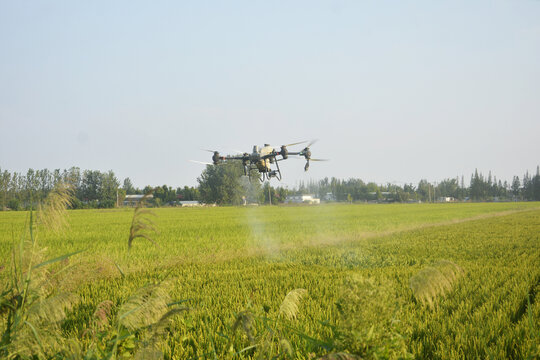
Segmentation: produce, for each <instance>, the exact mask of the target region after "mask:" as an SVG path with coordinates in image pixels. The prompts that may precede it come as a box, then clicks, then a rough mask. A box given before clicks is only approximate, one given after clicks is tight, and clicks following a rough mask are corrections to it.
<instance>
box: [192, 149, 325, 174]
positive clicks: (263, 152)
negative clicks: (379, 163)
mask: <svg viewBox="0 0 540 360" xmlns="http://www.w3.org/2000/svg"><path fill="white" fill-rule="evenodd" d="M316 141H317V140H313V141H311V142H310V143H309V144H308V145H307V146H306V147H305V148H303V149H302V150H300V151H289V149H287V147H288V146H294V145H299V144H304V143H307V141H301V142H296V143H292V144H286V145H281V146H279V147H277V148H276V147H274V146H272V145H270V144H264V146H263V147H262V148H259V147H258V146H257V145H254V146H253V151H252V152H251V153H247V152H245V153H242V154H241V155H225V156H222V155H220V153H219V152H218V151H215V150H206V149H204V150H205V151H208V152H211V153H213V155H212V162H211V163H206V162H201V161H195V160H191V161H193V162H197V163H201V164H207V165H219V164H220V163H223V162H228V161H241V162H242V165H243V166H244V175H246V176H249V175H250V173H251V170H257V171H259V180H260V181H261V182H263V181H264V180H265V179H268V180H270V179H272V178H276V179H278V180H281V170H280V168H279V162H280V161H283V160H287V159H288V158H289V156H299V157H300V158H301V157H303V158H304V159H306V165H305V166H304V171H308V169H309V163H310V161H327V159H313V158H312V157H311V150H310V147H311V145H313V144H314V143H315V142H316ZM278 156H279V158H278ZM273 164H275V165H276V169H272V165H273Z"/></svg>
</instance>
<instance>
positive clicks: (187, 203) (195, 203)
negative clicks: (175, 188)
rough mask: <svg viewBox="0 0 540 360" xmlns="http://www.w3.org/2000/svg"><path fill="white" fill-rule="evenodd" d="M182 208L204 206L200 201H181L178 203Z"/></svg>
mask: <svg viewBox="0 0 540 360" xmlns="http://www.w3.org/2000/svg"><path fill="white" fill-rule="evenodd" d="M178 203H179V204H180V206H181V207H195V206H202V204H201V203H200V202H198V201H179V202H178Z"/></svg>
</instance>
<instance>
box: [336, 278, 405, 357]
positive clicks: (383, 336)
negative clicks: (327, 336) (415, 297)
mask: <svg viewBox="0 0 540 360" xmlns="http://www.w3.org/2000/svg"><path fill="white" fill-rule="evenodd" d="M396 295H397V294H396V290H395V288H394V286H393V284H392V283H391V282H390V281H388V280H386V279H384V278H378V279H377V278H372V277H365V276H361V275H357V274H354V275H353V276H351V278H349V279H348V280H347V281H346V282H345V284H344V286H343V289H342V291H341V295H340V298H339V300H338V302H337V308H338V311H339V318H338V321H337V324H336V326H335V328H334V331H335V335H334V338H333V339H331V341H332V342H333V347H334V348H335V349H336V350H340V351H342V352H338V353H337V354H335V353H334V355H331V356H330V355H329V359H332V358H335V359H339V358H345V359H347V358H348V357H349V358H351V359H354V358H355V357H354V356H358V357H360V358H367V359H378V358H408V357H410V354H409V353H408V351H407V347H406V344H405V339H404V337H403V336H402V335H401V334H400V331H399V330H400V329H399V327H398V325H399V323H400V321H399V318H400V316H401V314H400V307H401V304H400V302H399V300H398V297H397V296H396Z"/></svg>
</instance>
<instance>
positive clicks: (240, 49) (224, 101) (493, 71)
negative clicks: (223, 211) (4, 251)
mask: <svg viewBox="0 0 540 360" xmlns="http://www.w3.org/2000/svg"><path fill="white" fill-rule="evenodd" d="M539 20H540V1H510V0H508V1H497V0H490V1H446V2H443V1H427V0H426V1H407V2H402V1H380V0H377V1H295V2H275V1H244V2H238V1H222V2H212V1H208V2H199V1H193V2H177V1H170V2H166V1H163V2H148V1H118V2H109V1H92V2H75V1H67V0H66V1H1V0H0V167H1V168H2V169H8V170H10V171H19V172H26V170H27V169H28V168H34V169H41V168H49V169H55V168H62V169H63V168H68V167H71V166H79V167H80V168H81V169H97V170H102V171H105V170H109V169H112V170H113V171H114V172H115V173H116V175H117V177H118V178H119V180H120V181H122V180H123V179H124V178H125V177H128V176H129V177H130V178H131V179H132V181H133V182H134V184H135V185H136V186H140V187H143V186H144V185H147V184H150V185H162V184H167V185H171V186H183V185H195V184H196V183H197V181H196V179H197V176H198V175H199V174H200V172H201V171H202V170H203V168H204V166H202V165H198V164H193V163H190V162H188V159H195V160H201V161H210V156H211V154H209V153H206V152H203V151H201V150H200V149H201V148H211V149H218V150H220V151H221V152H222V153H224V154H225V153H227V152H229V153H233V151H232V150H234V149H240V150H243V151H250V150H251V148H252V146H253V145H254V144H258V145H262V144H263V143H266V142H268V143H271V144H274V145H280V144H283V143H289V142H295V141H299V140H309V139H314V138H318V139H320V141H319V142H318V143H317V144H316V145H314V146H313V148H312V152H313V157H320V158H330V159H331V161H330V162H326V163H313V164H312V166H311V168H310V171H309V172H307V173H304V172H303V165H304V163H303V162H302V161H298V160H290V161H287V162H283V163H282V170H283V175H284V180H283V183H284V184H288V185H295V183H296V182H297V181H298V180H309V179H310V178H311V179H320V178H322V177H324V176H328V177H331V176H335V177H338V178H350V177H356V178H361V179H363V180H365V181H375V182H387V181H399V182H413V183H417V181H418V180H420V179H422V178H426V179H428V180H430V181H435V180H442V179H444V178H448V177H455V176H461V175H462V174H463V175H464V176H465V179H466V181H468V180H469V178H470V175H471V173H472V172H473V171H474V169H475V168H478V169H479V171H482V172H484V173H485V174H487V172H488V171H489V170H491V171H492V172H493V173H494V174H495V175H496V176H497V177H498V178H501V179H503V180H505V179H506V180H511V177H512V176H513V175H519V176H520V178H521V176H522V175H523V173H524V172H525V171H526V170H529V171H530V172H535V170H536V166H537V165H538V164H540V156H539V154H540V139H539V136H540V21H539ZM291 150H292V149H291ZM275 184H276V183H274V185H275Z"/></svg>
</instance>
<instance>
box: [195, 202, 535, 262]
mask: <svg viewBox="0 0 540 360" xmlns="http://www.w3.org/2000/svg"><path fill="white" fill-rule="evenodd" d="M538 210H540V207H535V208H528V209H515V210H505V211H500V212H495V213H488V214H480V215H475V216H471V217H468V218H462V219H451V220H445V221H439V222H434V223H424V224H418V225H412V226H406V227H401V228H396V229H389V230H383V231H364V232H358V233H356V234H353V235H350V236H346V237H338V236H331V235H320V236H315V237H310V238H309V239H306V241H305V242H302V243H295V244H279V243H277V242H276V243H274V244H264V245H263V244H261V245H252V246H247V247H245V248H242V249H238V250H221V251H219V252H217V253H213V254H208V255H202V256H199V257H198V259H197V260H196V261H195V262H196V263H215V262H227V261H232V260H235V259H239V258H249V257H257V256H270V257H273V256H279V253H280V252H282V251H288V250H299V249H308V248H315V247H319V246H335V245H339V244H344V243H355V242H359V241H365V240H373V239H376V238H381V237H386V236H391V235H395V234H398V233H404V232H409V231H416V230H422V229H429V228H436V227H440V226H448V225H454V224H461V223H466V222H471V221H476V220H484V219H490V218H496V217H503V216H508V215H513V214H518V213H525V212H529V211H538Z"/></svg>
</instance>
